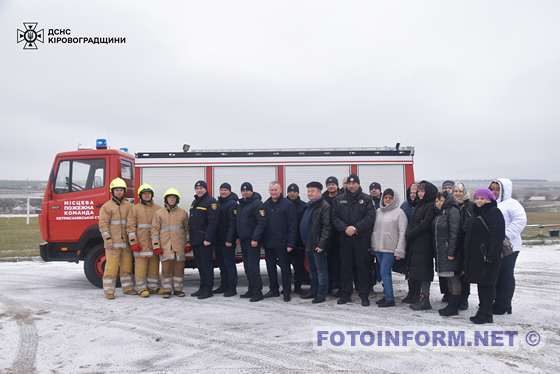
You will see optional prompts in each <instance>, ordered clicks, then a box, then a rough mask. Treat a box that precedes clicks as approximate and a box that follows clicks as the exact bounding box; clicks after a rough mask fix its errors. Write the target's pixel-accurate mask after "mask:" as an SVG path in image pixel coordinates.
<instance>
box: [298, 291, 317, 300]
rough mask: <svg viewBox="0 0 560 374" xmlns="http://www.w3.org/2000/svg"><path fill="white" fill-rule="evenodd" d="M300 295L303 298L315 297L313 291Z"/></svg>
mask: <svg viewBox="0 0 560 374" xmlns="http://www.w3.org/2000/svg"><path fill="white" fill-rule="evenodd" d="M299 297H301V298H302V299H313V297H314V296H313V293H312V292H311V291H308V292H304V293H302V294H301V295H300V296H299Z"/></svg>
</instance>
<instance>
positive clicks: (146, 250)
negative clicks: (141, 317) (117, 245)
mask: <svg viewBox="0 0 560 374" xmlns="http://www.w3.org/2000/svg"><path fill="white" fill-rule="evenodd" d="M138 198H139V201H140V203H139V204H136V205H134V206H133V207H132V209H130V213H129V215H128V223H127V231H128V242H129V243H130V249H131V250H132V254H133V255H134V281H135V283H136V291H137V292H138V294H139V295H140V296H141V297H148V296H150V293H156V292H157V290H158V286H159V256H158V255H156V254H154V252H153V249H152V220H153V218H154V215H155V213H156V212H157V211H158V210H159V209H160V208H161V207H160V206H159V205H156V204H155V203H154V189H153V188H152V186H150V185H149V184H147V183H145V184H143V185H141V186H140V188H138Z"/></svg>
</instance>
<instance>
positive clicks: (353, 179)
mask: <svg viewBox="0 0 560 374" xmlns="http://www.w3.org/2000/svg"><path fill="white" fill-rule="evenodd" d="M346 182H347V183H350V182H356V183H358V184H360V177H358V176H357V175H356V174H350V175H349V176H348V179H347V180H346Z"/></svg>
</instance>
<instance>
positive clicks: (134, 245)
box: [130, 243, 142, 252]
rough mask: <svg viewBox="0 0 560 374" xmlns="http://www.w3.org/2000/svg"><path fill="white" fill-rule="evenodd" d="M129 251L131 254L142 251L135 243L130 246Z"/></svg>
mask: <svg viewBox="0 0 560 374" xmlns="http://www.w3.org/2000/svg"><path fill="white" fill-rule="evenodd" d="M130 250H131V251H132V252H140V251H141V250H142V247H140V244H138V243H135V244H133V245H131V246H130Z"/></svg>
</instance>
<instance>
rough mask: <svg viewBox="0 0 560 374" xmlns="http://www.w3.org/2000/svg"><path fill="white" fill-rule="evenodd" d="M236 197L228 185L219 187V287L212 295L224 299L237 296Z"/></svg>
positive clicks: (217, 258) (217, 252)
mask: <svg viewBox="0 0 560 374" xmlns="http://www.w3.org/2000/svg"><path fill="white" fill-rule="evenodd" d="M237 199H238V197H237V195H236V194H235V193H233V192H231V185H230V184H229V183H222V184H221V185H220V197H219V198H218V203H219V204H218V205H219V207H218V209H219V213H218V215H219V217H220V219H219V223H220V224H219V225H218V231H217V236H216V262H217V263H218V266H219V267H220V286H219V287H218V288H217V289H215V290H214V291H213V292H214V293H222V292H223V293H224V296H225V297H231V296H234V295H237V267H236V264H235V247H236V246H235V239H236V235H235V215H234V214H233V211H234V210H235V209H236V208H237Z"/></svg>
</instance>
